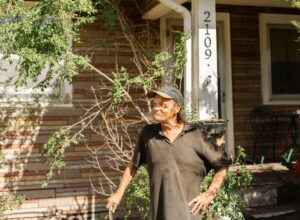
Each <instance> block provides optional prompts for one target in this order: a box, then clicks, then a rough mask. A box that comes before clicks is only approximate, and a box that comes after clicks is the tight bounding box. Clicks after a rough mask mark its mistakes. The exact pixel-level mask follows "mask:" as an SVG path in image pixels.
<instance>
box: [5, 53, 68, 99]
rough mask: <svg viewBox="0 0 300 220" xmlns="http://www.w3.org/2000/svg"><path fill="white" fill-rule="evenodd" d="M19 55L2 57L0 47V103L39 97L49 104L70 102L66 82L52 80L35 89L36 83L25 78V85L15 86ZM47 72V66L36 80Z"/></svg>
mask: <svg viewBox="0 0 300 220" xmlns="http://www.w3.org/2000/svg"><path fill="white" fill-rule="evenodd" d="M18 61H19V57H18V56H17V55H11V56H10V58H8V59H3V56H2V54H1V49H0V103H12V102H32V101H33V100H37V99H39V100H40V101H42V102H47V103H50V104H60V103H61V104H70V102H71V98H72V86H71V85H69V84H68V83H64V82H61V81H59V80H54V81H53V82H52V83H51V85H50V86H49V87H48V88H46V89H44V90H43V91H42V90H40V89H35V88H34V86H35V85H36V84H37V82H36V83H34V82H33V81H32V80H27V86H26V87H20V88H16V87H15V86H14V81H15V80H16V78H17V77H18V72H17V70H16V66H17V63H18ZM46 74H47V67H45V69H44V70H43V71H42V73H41V74H40V76H39V78H38V82H39V81H42V80H43V79H44V78H45V76H46Z"/></svg>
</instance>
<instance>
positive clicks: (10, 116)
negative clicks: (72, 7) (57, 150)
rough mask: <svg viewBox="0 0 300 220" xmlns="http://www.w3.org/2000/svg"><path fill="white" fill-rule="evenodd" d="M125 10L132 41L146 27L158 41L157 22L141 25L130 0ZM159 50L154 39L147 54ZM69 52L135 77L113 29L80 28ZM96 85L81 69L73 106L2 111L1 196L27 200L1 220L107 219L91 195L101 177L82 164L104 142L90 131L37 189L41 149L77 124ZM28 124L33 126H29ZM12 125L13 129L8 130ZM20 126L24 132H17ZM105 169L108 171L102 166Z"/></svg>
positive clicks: (42, 170)
mask: <svg viewBox="0 0 300 220" xmlns="http://www.w3.org/2000/svg"><path fill="white" fill-rule="evenodd" d="M125 8H127V9H128V10H126V9H125V11H127V12H130V13H129V15H130V16H131V17H130V19H133V21H134V22H135V23H134V26H133V27H134V29H133V31H135V33H138V34H136V36H143V37H147V34H146V30H147V27H148V28H150V31H151V33H152V34H151V36H154V38H155V37H156V36H159V32H158V28H159V23H158V22H148V23H147V24H146V22H145V21H144V20H141V19H140V15H139V10H137V9H136V6H135V4H134V1H131V3H130V2H126V5H125ZM134 8H135V9H134ZM142 32H143V33H142ZM151 39H153V37H151ZM158 46H159V40H158V38H156V39H154V40H153V41H152V42H150V48H149V49H153V48H159V47H158ZM74 49H75V50H77V52H79V53H82V54H88V55H89V56H91V58H92V59H91V63H92V65H94V66H95V67H97V68H99V69H100V70H101V71H102V72H104V73H107V74H108V75H110V76H111V75H112V72H113V71H115V70H116V65H118V66H119V67H121V66H126V67H127V69H128V72H129V73H130V74H136V72H137V71H136V67H135V65H134V63H133V61H132V60H131V58H132V56H133V55H132V51H131V50H130V47H129V44H128V42H127V40H126V38H125V37H124V35H123V34H122V32H121V28H120V26H118V25H116V26H115V27H112V28H108V27H106V26H105V25H104V23H103V22H101V21H97V22H95V23H93V24H89V25H86V26H84V27H83V28H82V30H81V42H80V43H78V44H76V45H74ZM101 80H103V77H101V76H100V75H99V74H98V73H96V72H95V71H92V70H87V69H85V70H81V71H80V73H79V75H78V77H77V78H76V80H75V81H74V82H73V101H72V104H71V105H65V106H64V107H57V106H53V107H49V108H48V109H47V112H44V111H43V110H40V109H38V108H33V109H30V110H29V111H30V112H29V114H25V115H24V114H23V115H22V116H18V114H16V113H14V111H15V110H14V109H13V108H2V109H1V118H2V125H1V128H2V129H7V128H8V131H5V132H4V133H3V136H2V138H1V140H0V141H1V142H0V147H1V148H0V149H1V153H2V154H3V155H4V156H5V159H4V166H3V167H2V168H0V192H6V191H10V192H15V193H16V194H24V195H25V196H26V201H25V203H24V204H23V205H22V207H21V209H19V210H13V211H10V212H7V213H6V215H5V217H4V218H5V219H61V218H62V219H88V218H89V219H90V217H95V216H96V215H93V214H91V213H93V212H98V213H103V215H102V216H105V214H107V210H106V209H105V203H106V197H104V196H101V195H99V194H97V193H95V192H94V190H93V188H92V187H91V184H90V179H92V180H93V181H95V182H97V180H98V178H99V177H100V178H103V176H101V174H100V172H99V170H97V169H94V168H93V166H92V164H91V163H89V162H88V161H87V157H88V155H89V152H88V149H87V147H86V146H87V145H88V146H89V147H90V148H96V147H99V146H101V141H103V137H101V136H100V135H97V134H95V133H94V132H93V131H92V130H91V129H87V130H86V131H85V132H84V135H85V137H84V139H83V140H82V141H80V142H79V144H76V145H72V146H71V147H69V148H68V149H67V150H66V157H65V161H66V167H65V168H64V169H62V170H61V171H60V173H59V174H57V175H56V176H55V177H54V178H53V179H51V180H50V181H49V185H48V187H47V188H42V187H41V185H42V183H43V181H44V180H45V179H46V176H45V175H46V172H47V168H48V166H47V165H45V163H44V162H43V161H41V160H40V155H41V151H42V147H43V144H45V143H46V142H47V140H48V139H49V138H50V137H51V135H52V134H53V133H54V132H55V131H57V130H58V129H59V128H61V127H62V126H67V125H71V124H73V123H75V122H77V121H78V120H79V119H80V117H81V116H82V115H83V113H84V108H87V107H89V106H90V104H92V103H93V101H94V96H93V94H92V92H91V87H92V86H94V88H97V86H99V85H101ZM133 93H134V96H135V97H136V98H139V97H140V91H138V90H136V91H134V92H133ZM31 120H32V121H35V122H36V123H35V124H31ZM12 125H17V126H16V127H14V128H13V127H12ZM21 127H22V128H23V129H25V131H23V132H21V131H19V130H20V128H21ZM76 129H79V128H76ZM104 151H105V149H104ZM104 157H105V155H104V154H103V155H101V159H102V160H103V161H104ZM104 168H105V169H108V168H107V167H106V166H105V165H104ZM108 174H109V175H110V177H112V178H116V179H118V178H119V176H120V173H117V172H113V171H111V172H108ZM71 215H73V217H70V216H71ZM75 215H77V217H76V218H75V217H74V216H75ZM68 216H69V217H68ZM97 219H99V216H98V217H97Z"/></svg>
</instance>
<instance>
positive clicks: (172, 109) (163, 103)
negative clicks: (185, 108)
mask: <svg viewBox="0 0 300 220" xmlns="http://www.w3.org/2000/svg"><path fill="white" fill-rule="evenodd" d="M151 106H152V118H153V119H154V120H155V121H156V122H160V123H161V122H162V123H164V122H167V121H169V120H174V119H175V120H176V117H177V114H178V112H179V111H180V105H179V104H177V103H175V102H174V100H172V99H166V98H163V97H161V96H159V95H156V96H154V98H153V100H152V105H151Z"/></svg>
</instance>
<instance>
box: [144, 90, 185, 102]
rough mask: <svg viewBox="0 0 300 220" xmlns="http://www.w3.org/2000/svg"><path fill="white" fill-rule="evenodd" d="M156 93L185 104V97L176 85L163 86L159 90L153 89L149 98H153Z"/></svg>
mask: <svg viewBox="0 0 300 220" xmlns="http://www.w3.org/2000/svg"><path fill="white" fill-rule="evenodd" d="M155 95H159V96H161V97H163V98H166V99H173V100H174V101H175V102H176V103H178V104H180V105H181V106H182V105H183V97H182V94H181V92H180V91H179V90H178V89H177V88H176V87H174V86H171V85H167V86H163V87H161V88H160V89H158V90H152V91H151V92H149V93H148V94H147V96H148V97H149V98H153V97H154V96H155Z"/></svg>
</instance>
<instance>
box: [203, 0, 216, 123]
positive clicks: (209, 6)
mask: <svg viewBox="0 0 300 220" xmlns="http://www.w3.org/2000/svg"><path fill="white" fill-rule="evenodd" d="M198 9H199V10H198V13H199V16H198V19H199V20H198V22H199V87H200V92H199V98H200V100H199V101H200V102H199V105H200V106H201V107H200V109H201V110H200V112H199V116H200V118H202V119H206V118H210V117H211V115H212V114H217V113H218V112H217V111H218V102H217V101H216V100H217V99H218V75H217V36H216V10H215V1H213V0H210V1H207V0H199V8H198Z"/></svg>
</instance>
